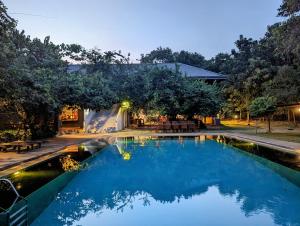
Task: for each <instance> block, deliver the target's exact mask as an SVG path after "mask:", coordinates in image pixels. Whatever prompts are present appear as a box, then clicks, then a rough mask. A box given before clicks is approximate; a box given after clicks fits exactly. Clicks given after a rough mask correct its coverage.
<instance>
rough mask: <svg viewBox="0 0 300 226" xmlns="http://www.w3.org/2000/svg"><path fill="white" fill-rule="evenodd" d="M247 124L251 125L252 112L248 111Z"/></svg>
mask: <svg viewBox="0 0 300 226" xmlns="http://www.w3.org/2000/svg"><path fill="white" fill-rule="evenodd" d="M247 124H248V126H250V112H249V111H247Z"/></svg>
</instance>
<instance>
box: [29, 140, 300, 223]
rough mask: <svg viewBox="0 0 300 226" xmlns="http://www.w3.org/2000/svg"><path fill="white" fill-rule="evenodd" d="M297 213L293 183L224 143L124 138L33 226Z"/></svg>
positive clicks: (280, 218)
mask: <svg viewBox="0 0 300 226" xmlns="http://www.w3.org/2000/svg"><path fill="white" fill-rule="evenodd" d="M270 164H276V163H271V162H269V163H268V165H270ZM277 170H278V167H277ZM282 170H286V168H285V167H282ZM299 212H300V189H299V187H297V186H296V185H295V184H293V183H291V182H290V181H288V180H287V179H285V178H284V177H281V176H280V175H279V174H277V173H275V172H274V171H273V170H272V169H271V168H269V167H267V166H266V165H264V164H262V162H259V161H256V160H255V159H254V158H253V157H251V155H249V154H243V153H242V152H239V151H237V150H235V149H233V148H231V147H230V146H226V145H223V144H220V143H217V142H215V141H213V140H202V141H200V140H195V139H185V140H183V139H179V140H174V139H173V140H171V139H165V140H146V141H145V140H143V141H142V142H141V141H139V142H135V141H126V140H125V141H119V142H118V143H117V144H116V145H113V146H109V147H107V148H105V149H103V150H102V152H101V153H100V154H99V155H98V156H97V157H96V158H95V159H94V160H93V162H91V164H90V166H89V167H87V168H85V169H84V170H83V171H81V172H80V173H79V174H77V176H75V177H74V179H73V180H72V181H71V182H70V183H69V184H68V185H67V186H66V187H65V188H64V189H63V190H62V191H61V192H60V194H58V195H57V197H56V199H55V200H54V201H53V202H52V203H51V204H50V206H49V207H48V208H47V209H45V211H44V212H43V213H42V214H41V215H40V216H39V217H38V218H37V219H36V220H35V221H34V222H33V225H105V226H107V225H112V226H117V225H130V226H134V225H138V226H140V225H149V226H153V225H155V226H158V225H172V226H173V225H187V226H188V225H206V226H210V225H211V226H220V225H223V226H224V225H228V226H235V225H236V226H240V225H243V226H245V225H250V226H260V225H261V226H268V225H300V215H299Z"/></svg>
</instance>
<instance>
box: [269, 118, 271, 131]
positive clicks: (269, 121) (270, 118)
mask: <svg viewBox="0 0 300 226" xmlns="http://www.w3.org/2000/svg"><path fill="white" fill-rule="evenodd" d="M268 133H271V116H268Z"/></svg>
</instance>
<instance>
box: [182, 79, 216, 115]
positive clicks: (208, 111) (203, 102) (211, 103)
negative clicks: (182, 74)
mask: <svg viewBox="0 0 300 226" xmlns="http://www.w3.org/2000/svg"><path fill="white" fill-rule="evenodd" d="M183 84H184V85H183V91H182V92H183V94H182V103H181V108H182V109H181V110H180V112H182V114H184V115H186V116H187V117H188V119H192V118H193V116H194V115H202V116H212V115H216V114H217V113H218V112H219V111H220V109H221V104H222V96H221V95H220V94H221V92H220V89H219V88H218V86H217V85H216V84H213V85H208V84H206V83H205V82H203V81H201V80H191V79H185V80H184V83H183Z"/></svg>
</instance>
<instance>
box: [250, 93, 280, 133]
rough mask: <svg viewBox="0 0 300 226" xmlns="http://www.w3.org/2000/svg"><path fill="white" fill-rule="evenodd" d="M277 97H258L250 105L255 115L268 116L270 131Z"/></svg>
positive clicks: (252, 113)
mask: <svg viewBox="0 0 300 226" xmlns="http://www.w3.org/2000/svg"><path fill="white" fill-rule="evenodd" d="M276 106H277V102H276V98H274V97H269V96H266V97H257V98H256V99H254V100H253V101H252V103H251V105H250V107H249V109H250V113H251V115H252V116H253V117H267V121H268V132H269V133H270V132H271V116H272V115H273V113H274V112H275V111H276Z"/></svg>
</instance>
